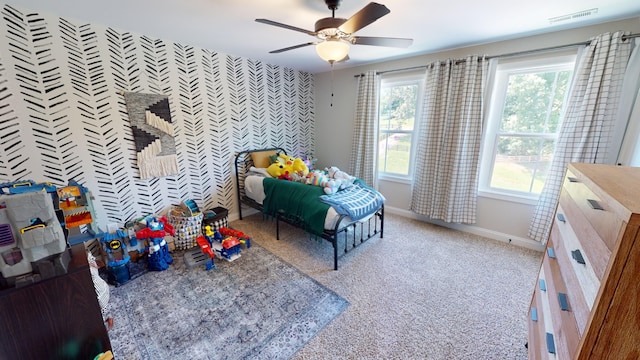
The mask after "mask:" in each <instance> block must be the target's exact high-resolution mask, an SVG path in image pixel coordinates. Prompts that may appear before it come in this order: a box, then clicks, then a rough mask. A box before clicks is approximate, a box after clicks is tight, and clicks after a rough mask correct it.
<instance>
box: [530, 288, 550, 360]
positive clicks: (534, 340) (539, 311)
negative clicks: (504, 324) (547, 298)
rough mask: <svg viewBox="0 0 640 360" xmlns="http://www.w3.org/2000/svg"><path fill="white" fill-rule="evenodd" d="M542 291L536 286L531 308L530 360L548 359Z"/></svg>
mask: <svg viewBox="0 0 640 360" xmlns="http://www.w3.org/2000/svg"><path fill="white" fill-rule="evenodd" d="M540 291H541V290H540V289H539V288H538V287H537V286H536V289H535V290H534V291H533V297H532V299H531V306H530V307H529V314H528V316H529V319H528V321H527V323H528V324H529V342H528V349H529V350H528V352H529V360H537V359H547V358H548V355H547V354H548V353H549V352H548V351H547V346H546V343H545V342H546V330H545V322H544V315H545V312H544V308H543V305H542V299H541V298H540Z"/></svg>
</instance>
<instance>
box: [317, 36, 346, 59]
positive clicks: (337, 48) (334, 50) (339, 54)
mask: <svg viewBox="0 0 640 360" xmlns="http://www.w3.org/2000/svg"><path fill="white" fill-rule="evenodd" d="M316 52H317V53H318V56H320V58H322V60H324V61H328V62H330V63H333V62H336V61H340V60H342V59H344V58H345V57H346V56H347V55H349V43H348V42H346V41H344V40H340V39H326V40H324V41H322V42H320V43H318V44H317V45H316Z"/></svg>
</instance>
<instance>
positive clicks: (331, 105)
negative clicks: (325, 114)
mask: <svg viewBox="0 0 640 360" xmlns="http://www.w3.org/2000/svg"><path fill="white" fill-rule="evenodd" d="M329 63H330V64H331V104H330V105H329V106H330V107H333V61H330V62H329Z"/></svg>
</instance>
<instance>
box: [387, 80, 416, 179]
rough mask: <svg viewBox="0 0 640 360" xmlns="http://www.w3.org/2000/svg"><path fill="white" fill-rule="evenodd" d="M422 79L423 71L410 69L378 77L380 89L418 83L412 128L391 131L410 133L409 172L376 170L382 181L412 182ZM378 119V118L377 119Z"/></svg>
mask: <svg viewBox="0 0 640 360" xmlns="http://www.w3.org/2000/svg"><path fill="white" fill-rule="evenodd" d="M424 79H425V73H424V71H419V72H416V71H412V72H405V73H402V74H389V75H383V76H382V78H381V79H380V90H382V88H383V87H384V86H399V85H400V86H401V85H412V84H417V85H418V94H417V99H416V118H415V120H414V123H413V130H412V131H407V130H397V131H395V130H394V131H392V132H395V133H407V134H411V150H410V157H409V174H408V175H402V174H395V173H389V172H383V171H378V179H379V180H384V181H391V182H397V183H401V184H411V183H412V182H413V169H414V166H413V165H414V163H415V153H416V142H417V139H418V136H419V135H418V130H419V128H420V122H421V120H422V119H421V117H422V102H423V98H424ZM378 108H380V106H378ZM378 121H379V120H378ZM380 132H381V130H378V134H379V133H380ZM377 143H378V144H379V143H380V139H379V138H378V142H377ZM376 161H379V159H376ZM376 166H378V164H377V162H376Z"/></svg>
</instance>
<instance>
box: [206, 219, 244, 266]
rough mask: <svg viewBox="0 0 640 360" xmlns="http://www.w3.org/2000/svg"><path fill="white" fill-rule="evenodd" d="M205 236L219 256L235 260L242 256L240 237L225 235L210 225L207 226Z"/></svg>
mask: <svg viewBox="0 0 640 360" xmlns="http://www.w3.org/2000/svg"><path fill="white" fill-rule="evenodd" d="M204 237H205V239H206V240H207V241H208V242H209V244H210V245H211V249H213V252H214V253H215V254H216V256H217V257H218V258H220V259H225V260H227V261H233V260H235V259H237V258H239V257H240V240H238V238H236V237H233V236H227V237H223V236H222V235H221V234H220V232H218V231H213V230H212V229H211V226H209V225H207V226H205V231H204Z"/></svg>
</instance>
